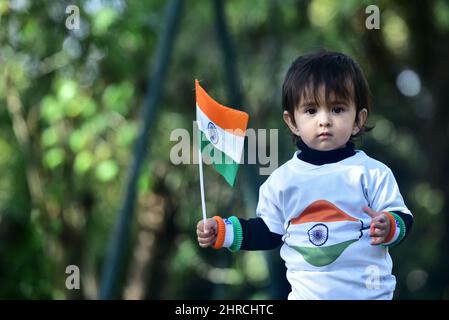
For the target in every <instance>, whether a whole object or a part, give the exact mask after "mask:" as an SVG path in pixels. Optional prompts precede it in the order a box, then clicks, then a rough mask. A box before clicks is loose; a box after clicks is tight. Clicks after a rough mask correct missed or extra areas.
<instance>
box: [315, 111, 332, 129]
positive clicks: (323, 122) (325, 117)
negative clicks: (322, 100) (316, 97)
mask: <svg viewBox="0 0 449 320" xmlns="http://www.w3.org/2000/svg"><path fill="white" fill-rule="evenodd" d="M318 121H319V124H320V126H323V127H327V126H330V125H331V117H330V114H329V112H326V111H323V112H320V116H319V120H318Z"/></svg>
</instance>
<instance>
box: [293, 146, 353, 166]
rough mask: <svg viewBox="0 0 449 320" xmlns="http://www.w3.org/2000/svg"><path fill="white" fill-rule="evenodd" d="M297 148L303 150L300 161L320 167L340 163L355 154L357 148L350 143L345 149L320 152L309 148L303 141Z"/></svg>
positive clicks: (299, 156)
mask: <svg viewBox="0 0 449 320" xmlns="http://www.w3.org/2000/svg"><path fill="white" fill-rule="evenodd" d="M296 146H297V147H298V149H299V150H301V152H300V153H299V154H298V159H300V160H302V161H305V162H308V163H311V164H314V165H318V166H320V165H323V164H327V163H334V162H338V161H341V160H343V159H346V158H349V157H351V156H353V155H354V154H355V151H354V148H355V146H354V144H353V143H352V142H350V141H348V142H347V143H346V146H345V147H344V148H340V149H335V150H329V151H319V150H315V149H312V148H309V147H308V146H307V145H306V144H305V143H304V142H303V141H302V140H298V142H297V143H296Z"/></svg>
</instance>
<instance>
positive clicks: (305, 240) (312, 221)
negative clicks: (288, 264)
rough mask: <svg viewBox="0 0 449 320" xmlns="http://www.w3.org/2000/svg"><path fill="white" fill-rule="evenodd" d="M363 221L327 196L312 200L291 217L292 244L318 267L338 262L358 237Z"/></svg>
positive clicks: (290, 235) (291, 245)
mask: <svg viewBox="0 0 449 320" xmlns="http://www.w3.org/2000/svg"><path fill="white" fill-rule="evenodd" d="M362 228H363V223H362V221H361V220H359V219H356V218H354V217H352V216H350V215H349V214H347V213H346V212H344V211H343V210H341V209H339V208H338V207H337V206H335V205H334V204H332V203H331V202H329V201H326V200H318V201H315V202H313V203H312V204H310V205H309V206H308V207H307V208H305V209H304V211H303V212H302V213H301V214H300V215H299V216H298V217H296V218H294V219H292V220H290V223H289V227H288V230H287V231H288V233H289V239H288V243H289V246H290V247H291V248H293V249H295V250H296V251H298V252H299V253H300V254H301V255H302V256H303V257H304V260H305V261H307V262H308V263H310V264H311V265H313V266H316V267H322V266H326V265H328V264H331V263H332V262H334V261H335V260H336V259H337V258H338V257H339V256H340V255H341V254H342V253H343V251H344V250H345V249H346V248H347V247H348V246H349V245H351V244H352V243H354V242H356V241H358V240H359V239H360V238H361V237H362V235H363V233H362Z"/></svg>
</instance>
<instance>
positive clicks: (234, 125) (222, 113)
mask: <svg viewBox="0 0 449 320" xmlns="http://www.w3.org/2000/svg"><path fill="white" fill-rule="evenodd" d="M195 88H196V102H197V104H198V106H199V107H200V109H201V111H203V113H204V114H206V116H207V117H208V118H209V119H210V120H211V121H212V122H213V123H215V124H216V125H217V126H219V127H220V128H222V129H224V130H232V131H231V132H232V133H233V134H235V135H238V136H245V131H246V127H247V126H248V114H247V113H246V112H243V111H239V110H235V109H232V108H229V107H225V106H223V105H221V104H219V103H218V102H217V101H215V100H214V99H212V98H211V97H210V96H209V95H208V94H207V92H206V91H205V90H204V89H203V88H202V87H201V86H200V84H199V82H198V80H195ZM234 130H235V131H234Z"/></svg>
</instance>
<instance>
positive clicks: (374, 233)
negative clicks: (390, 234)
mask: <svg viewBox="0 0 449 320" xmlns="http://www.w3.org/2000/svg"><path fill="white" fill-rule="evenodd" d="M369 236H370V237H373V238H376V237H385V231H384V230H380V229H374V231H371V232H370V235H369Z"/></svg>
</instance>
